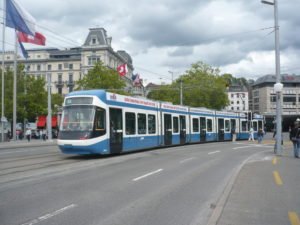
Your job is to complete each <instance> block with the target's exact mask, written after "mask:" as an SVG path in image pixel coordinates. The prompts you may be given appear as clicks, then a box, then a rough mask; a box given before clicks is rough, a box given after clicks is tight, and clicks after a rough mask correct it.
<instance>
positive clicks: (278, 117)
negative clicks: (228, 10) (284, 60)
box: [274, 0, 282, 155]
mask: <svg viewBox="0 0 300 225" xmlns="http://www.w3.org/2000/svg"><path fill="white" fill-rule="evenodd" d="M274 20H275V62H276V83H281V76H280V50H279V26H278V0H274ZM281 93H282V92H281V91H280V92H279V91H278V92H277V94H276V96H277V99H276V101H277V108H276V155H281V141H282V111H281Z"/></svg>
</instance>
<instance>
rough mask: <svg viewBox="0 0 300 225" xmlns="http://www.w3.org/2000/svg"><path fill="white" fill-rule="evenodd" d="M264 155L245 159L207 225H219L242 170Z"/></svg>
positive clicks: (223, 193) (236, 170)
mask: <svg viewBox="0 0 300 225" xmlns="http://www.w3.org/2000/svg"><path fill="white" fill-rule="evenodd" d="M259 154H262V152H259V153H256V154H254V155H251V156H250V157H248V158H247V159H245V160H244V161H243V162H242V163H241V165H239V166H238V167H237V168H236V169H235V171H234V172H233V174H232V175H231V177H230V178H229V181H228V183H227V184H226V187H225V189H224V191H223V192H222V194H221V196H220V198H219V200H218V202H217V204H216V207H215V209H214V211H213V213H212V215H211V216H210V218H209V220H208V223H207V225H217V223H218V222H219V219H220V217H221V215H222V212H223V209H224V207H225V205H226V203H227V201H228V198H229V196H230V193H231V191H232V189H233V185H234V183H235V181H236V179H237V177H238V175H239V174H240V172H241V170H242V168H243V167H244V166H245V165H246V164H247V163H248V162H249V161H250V160H251V159H252V158H253V157H255V156H257V155H259Z"/></svg>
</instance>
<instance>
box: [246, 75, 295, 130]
mask: <svg viewBox="0 0 300 225" xmlns="http://www.w3.org/2000/svg"><path fill="white" fill-rule="evenodd" d="M281 82H282V84H283V90H282V98H281V105H282V116H283V128H284V130H287V129H288V127H289V126H291V124H292V123H293V121H295V120H296V118H298V117H299V116H300V76H299V75H282V76H281ZM275 83H276V76H275V75H266V76H263V77H261V78H259V79H257V81H256V82H255V83H254V84H253V85H252V102H253V108H252V111H253V112H254V113H259V114H261V115H264V116H265V117H266V119H267V120H268V121H269V124H270V123H272V122H274V121H275V116H276V93H275V92H274V84H275Z"/></svg>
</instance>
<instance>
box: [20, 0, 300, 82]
mask: <svg viewBox="0 0 300 225" xmlns="http://www.w3.org/2000/svg"><path fill="white" fill-rule="evenodd" d="M18 1H19V3H20V4H21V5H22V6H23V7H24V8H26V9H27V10H28V11H29V12H30V13H31V14H32V15H33V16H34V17H35V18H36V20H37V21H38V22H39V25H40V26H41V29H42V30H43V32H45V33H46V35H47V41H48V42H47V43H48V44H47V47H59V48H63V47H73V46H80V45H82V44H83V42H84V40H85V38H86V35H87V34H88V29H89V28H92V27H97V26H98V27H104V28H105V29H106V30H107V34H108V36H111V37H112V40H113V41H112V46H113V48H114V49H115V50H119V49H123V50H125V51H127V52H128V53H129V54H131V56H132V57H133V61H134V67H136V68H138V67H141V68H144V69H147V71H152V75H151V72H145V73H146V74H147V76H149V77H150V76H152V77H153V79H158V78H157V77H158V75H157V74H162V76H163V74H168V72H167V71H168V70H170V69H172V70H174V71H176V73H177V74H180V73H184V71H185V70H187V69H189V68H190V65H191V64H192V63H195V62H197V61H203V62H205V63H207V64H210V65H211V66H214V67H220V68H221V70H222V69H223V70H224V71H226V72H228V71H229V72H230V71H231V73H233V74H234V75H235V73H236V74H240V75H241V74H243V75H244V76H248V77H254V76H258V75H261V74H264V73H265V72H267V73H271V72H272V68H273V61H274V58H272V55H273V53H274V32H273V33H272V31H273V29H264V30H263V29H262V28H268V27H274V15H273V13H274V9H273V7H272V6H269V5H264V4H261V2H260V1H240V0H211V1H207V0H186V1H173V0H161V1H159V2H155V4H154V3H153V2H151V1H148V0H140V1H136V0H124V1H119V0H101V1H97V0H85V1H84V4H83V2H82V1H80V0H64V1H61V0H51V1H50V0H44V1H36V0H18ZM29 6H30V7H29ZM299 8H300V1H279V8H278V9H279V25H280V31H279V32H280V50H281V57H282V59H283V60H282V61H283V62H285V63H284V64H283V66H284V68H285V69H289V68H291V67H294V68H295V67H297V66H295V64H296V59H297V60H298V59H299V58H300V57H299V55H300V51H299V47H300V39H299V38H298V37H299V36H300V14H299ZM49 30H50V31H49ZM289 57H293V59H290V58H289ZM261 62H265V64H261ZM267 62H270V63H267ZM266 65H268V66H266ZM261 67H263V69H261ZM270 67H271V69H270ZM267 68H268V69H267ZM292 72H294V73H299V72H300V68H299V69H293V71H292Z"/></svg>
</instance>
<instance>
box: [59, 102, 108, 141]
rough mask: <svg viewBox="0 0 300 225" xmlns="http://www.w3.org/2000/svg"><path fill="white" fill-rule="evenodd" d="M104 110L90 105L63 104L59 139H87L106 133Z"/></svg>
mask: <svg viewBox="0 0 300 225" xmlns="http://www.w3.org/2000/svg"><path fill="white" fill-rule="evenodd" d="M105 127H106V120H105V110H104V109H102V108H99V107H95V106H91V105H71V106H65V107H64V109H63V113H62V121H61V124H60V132H59V138H60V139H70V140H71V139H72V140H78V139H88V138H93V137H99V136H101V135H104V134H105V133H106V128H105Z"/></svg>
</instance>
